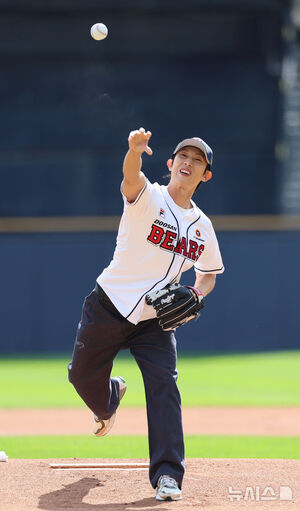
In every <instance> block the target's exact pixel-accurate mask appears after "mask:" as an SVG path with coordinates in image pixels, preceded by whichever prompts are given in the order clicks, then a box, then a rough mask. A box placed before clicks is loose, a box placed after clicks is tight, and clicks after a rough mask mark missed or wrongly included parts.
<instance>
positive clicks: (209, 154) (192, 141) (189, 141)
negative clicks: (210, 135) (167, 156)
mask: <svg viewBox="0 0 300 511" xmlns="http://www.w3.org/2000/svg"><path fill="white" fill-rule="evenodd" d="M188 145H189V146H192V147H197V149H200V150H201V151H203V152H204V154H205V157H206V161H207V163H208V164H209V165H210V166H211V165H212V162H213V151H212V149H211V148H210V147H209V145H208V144H207V143H206V142H204V140H202V138H199V137H192V138H185V139H184V140H182V141H181V142H179V144H178V145H177V146H176V148H175V150H174V152H173V155H175V154H176V153H178V151H179V150H180V149H182V148H183V147H186V146H188Z"/></svg>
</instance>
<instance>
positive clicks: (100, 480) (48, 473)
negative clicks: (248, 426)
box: [0, 459, 300, 511]
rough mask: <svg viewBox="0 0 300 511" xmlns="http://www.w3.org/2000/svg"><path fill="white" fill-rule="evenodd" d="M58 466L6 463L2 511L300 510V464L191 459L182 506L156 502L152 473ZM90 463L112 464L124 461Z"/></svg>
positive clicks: (0, 473) (1, 469)
mask: <svg viewBox="0 0 300 511" xmlns="http://www.w3.org/2000/svg"><path fill="white" fill-rule="evenodd" d="M55 461H57V460H9V461H8V462H6V463H0V481H1V483H0V484H1V510H3V511H35V510H49V511H50V510H51V511H60V510H63V511H133V510H142V511H150V510H154V509H155V510H159V509H163V510H164V511H171V510H172V511H174V510H175V509H176V510H178V511H179V510H180V511H183V510H190V509H194V510H200V509H206V510H207V511H221V510H235V509H248V510H251V511H252V510H256V509H257V510H258V511H270V510H274V511H278V510H284V509H289V510H290V509H293V510H295V511H296V510H297V511H298V510H299V509H300V481H299V473H300V461H291V460H253V459H249V460H246V459H243V460H229V459H189V460H187V470H186V475H185V478H184V484H183V499H182V500H181V501H178V502H157V501H156V500H155V492H154V490H153V489H152V487H151V486H150V484H149V481H148V471H147V469H136V470H133V469H131V470H130V469H117V470H114V469H110V470H109V469H101V470H99V469H90V470H82V469H73V470H58V469H53V468H50V463H52V462H55ZM65 461H68V462H72V461H73V462H78V461H80V462H83V461H89V460H82V459H81V460H77V459H73V460H65ZM90 461H93V463H94V462H95V461H98V462H101V461H105V462H107V463H108V462H117V461H118V460H95V459H93V460H90ZM120 461H122V462H124V461H125V460H120ZM128 461H130V462H133V460H128ZM137 461H138V462H143V461H147V460H137ZM234 492H235V493H234ZM238 498H239V499H240V500H237V499H238ZM231 499H234V500H233V501H231ZM284 499H288V500H284Z"/></svg>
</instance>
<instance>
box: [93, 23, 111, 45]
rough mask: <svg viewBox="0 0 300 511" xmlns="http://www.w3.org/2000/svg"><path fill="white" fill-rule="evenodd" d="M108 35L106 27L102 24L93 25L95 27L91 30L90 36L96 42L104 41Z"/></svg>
mask: <svg viewBox="0 0 300 511" xmlns="http://www.w3.org/2000/svg"><path fill="white" fill-rule="evenodd" d="M107 34H108V29H107V26H106V25H104V23H95V25H93V26H92V28H91V36H92V38H93V39H95V40H96V41H101V40H102V39H105V38H106V37H107Z"/></svg>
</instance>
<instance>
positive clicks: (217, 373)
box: [0, 351, 300, 408]
mask: <svg viewBox="0 0 300 511" xmlns="http://www.w3.org/2000/svg"><path fill="white" fill-rule="evenodd" d="M67 363H68V360H67V359H66V358H57V359H52V358H49V359H47V358H41V359H38V358H36V359H3V360H1V361H0V408H20V407H23V408H33V407H37V408H39V407H44V408H49V407H80V406H84V405H83V403H82V401H81V399H80V398H79V397H78V396H77V394H76V392H75V390H74V389H73V387H72V385H70V384H69V383H68V379H67ZM299 368H300V351H283V352H270V353H258V354H257V353H255V354H236V355H218V356H199V355H198V356H179V359H178V370H179V379H178V385H179V388H180V391H181V395H182V402H183V405H190V406H197V405H198V406H201V405H228V406H229V405H245V406H247V405H266V406H271V405H277V406H279V405H281V406H288V405H290V406H291V405H300V370H299ZM113 374H115V375H116V374H121V375H122V376H124V377H125V378H126V380H127V383H128V392H127V393H126V396H125V398H124V401H122V406H144V405H145V398H144V388H143V383H142V378H141V375H140V372H139V369H138V367H137V365H136V363H135V361H134V360H133V359H132V358H131V357H124V356H120V357H117V359H116V361H115V364H114V368H113Z"/></svg>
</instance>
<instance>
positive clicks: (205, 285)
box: [194, 272, 217, 296]
mask: <svg viewBox="0 0 300 511" xmlns="http://www.w3.org/2000/svg"><path fill="white" fill-rule="evenodd" d="M216 277H217V276H216V275H215V274H213V273H209V274H208V275H202V274H201V273H198V272H196V280H195V284H194V287H195V288H196V289H198V291H200V293H201V294H202V295H203V296H207V295H208V294H209V293H211V291H212V290H213V288H214V287H215V284H216Z"/></svg>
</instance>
